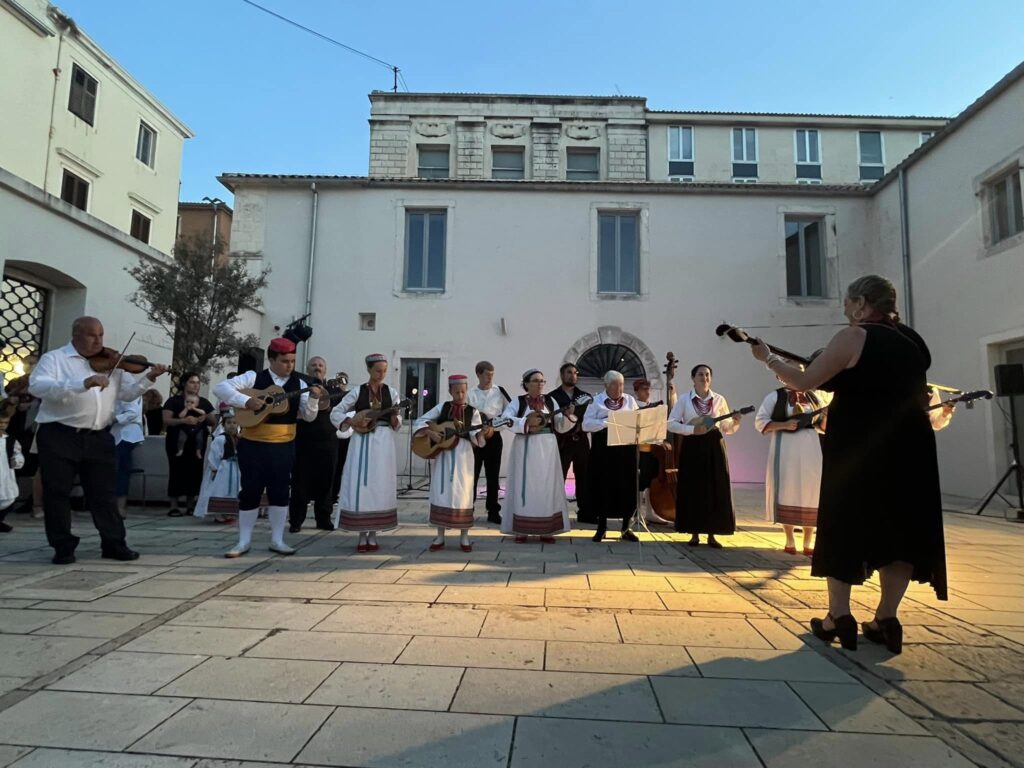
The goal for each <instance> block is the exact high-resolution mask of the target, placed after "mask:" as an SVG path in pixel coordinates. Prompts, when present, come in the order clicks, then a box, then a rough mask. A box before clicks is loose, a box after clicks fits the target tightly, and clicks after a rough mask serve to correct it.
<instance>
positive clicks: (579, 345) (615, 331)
mask: <svg viewBox="0 0 1024 768" xmlns="http://www.w3.org/2000/svg"><path fill="white" fill-rule="evenodd" d="M601 344H622V345H623V346H625V347H628V348H629V349H631V350H632V351H633V352H635V353H636V355H637V357H639V358H640V361H641V362H642V363H643V366H644V370H645V371H646V374H647V379H648V380H649V381H650V382H651V383H652V384H653V385H654V388H655V389H660V388H661V382H662V372H661V363H660V362H659V360H658V358H657V357H656V356H655V354H654V352H652V351H651V348H650V347H648V346H647V345H646V344H644V342H643V341H642V340H641V339H639V338H637V337H636V336H634V335H633V334H631V333H627V332H626V331H623V330H622V329H621V328H619V327H618V326H617V325H602V326H601V327H600V328H598V329H597V330H596V331H591V332H590V333H588V334H586V335H585V336H581V337H580V338H578V339H577V340H576V343H575V344H573V345H572V346H571V347H569V349H568V350H567V351H566V353H565V354H564V355H562V360H565V361H567V362H572V363H575V362H576V361H577V360H579V359H580V357H582V355H583V353H584V352H586V351H587V350H588V349H592V348H594V347H596V346H599V345H601Z"/></svg>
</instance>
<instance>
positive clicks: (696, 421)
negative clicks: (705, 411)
mask: <svg viewBox="0 0 1024 768" xmlns="http://www.w3.org/2000/svg"><path fill="white" fill-rule="evenodd" d="M753 412H754V406H752V405H748V406H746V407H745V408H739V409H737V410H735V411H732V412H731V413H727V414H725V415H724V416H694V417H693V418H692V419H690V420H689V421H688V422H686V423H687V424H689V425H690V426H691V427H699V426H702V425H703V426H704V428H705V429H708V430H710V429H711V428H712V427H714V426H715V425H716V424H718V422H720V421H725V420H726V419H731V418H732V417H733V416H745V415H746V414H748V413H753Z"/></svg>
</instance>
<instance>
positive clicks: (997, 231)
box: [985, 168, 1024, 245]
mask: <svg viewBox="0 0 1024 768" xmlns="http://www.w3.org/2000/svg"><path fill="white" fill-rule="evenodd" d="M985 198H986V200H987V201H988V224H989V237H988V244H989V245H995V244H996V243H999V242H1002V241H1003V240H1006V239H1007V238H1010V237H1013V236H1014V235H1016V234H1019V233H1020V232H1024V212H1022V205H1021V196H1020V168H1014V169H1013V170H1012V171H1010V172H1009V173H1004V174H1003V175H1002V176H999V177H998V178H996V179H994V180H993V181H990V182H988V183H987V184H986V185H985Z"/></svg>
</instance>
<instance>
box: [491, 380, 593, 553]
mask: <svg viewBox="0 0 1024 768" xmlns="http://www.w3.org/2000/svg"><path fill="white" fill-rule="evenodd" d="M546 383H547V382H546V381H545V380H544V374H543V373H541V372H540V371H539V370H537V369H536V368H531V369H530V370H528V371H526V372H525V373H524V374H523V389H524V390H526V393H525V394H523V395H520V396H519V397H518V398H516V399H515V400H513V401H512V402H510V403H509V404H508V407H506V408H505V412H504V413H503V414H502V418H507V419H511V420H512V426H511V430H512V432H513V433H514V434H515V438H514V440H513V441H512V455H511V457H510V460H509V468H508V485H507V487H506V491H505V511H504V513H503V514H502V516H501V532H502V533H511V534H515V537H516V543H518V544H522V543H525V542H526V541H528V540H529V537H530V536H539V537H540V540H541V541H542V542H544V543H547V544H553V543H554V541H555V539H554V536H555V534H557V533H562V532H564V531H567V530H569V505H568V503H567V502H566V499H565V484H564V483H563V481H562V465H561V461H560V460H559V458H558V442H557V441H556V440H555V433H556V432H559V433H561V432H568V431H569V430H570V429H572V428H573V426H574V425H575V424H576V421H577V417H576V415H575V408H574V407H573V406H569V407H568V408H566V409H565V410H564V411H562V412H560V413H555V411H557V410H558V406H557V405H556V404H555V401H554V400H553V399H552V398H551V396H550V395H545V394H544V385H545V384H546Z"/></svg>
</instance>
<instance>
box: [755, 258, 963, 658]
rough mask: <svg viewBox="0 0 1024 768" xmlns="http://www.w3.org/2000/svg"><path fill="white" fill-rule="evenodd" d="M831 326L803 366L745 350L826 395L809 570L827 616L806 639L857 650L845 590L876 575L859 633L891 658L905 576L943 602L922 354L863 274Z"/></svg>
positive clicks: (937, 498)
mask: <svg viewBox="0 0 1024 768" xmlns="http://www.w3.org/2000/svg"><path fill="white" fill-rule="evenodd" d="M843 312H844V314H845V315H846V317H847V319H848V320H849V321H850V327H849V328H844V329H843V330H842V331H840V332H839V333H837V334H836V335H835V336H834V337H833V338H832V341H830V342H829V344H828V346H827V347H826V348H825V351H824V352H823V353H822V354H821V355H820V356H819V357H818V358H817V359H815V360H814V362H812V363H811V365H810V366H809V367H808V368H807V370H806V371H805V372H801V371H800V369H799V368H798V367H797V366H795V365H792V364H790V363H787V362H785V361H784V360H783V359H782V358H780V357H779V356H778V355H774V354H771V352H770V350H769V349H768V347H767V346H766V345H764V344H760V345H758V346H756V347H754V349H753V353H754V357H755V358H757V359H758V360H761V361H763V362H764V363H765V364H766V365H767V366H768V368H769V369H770V370H771V371H772V373H774V374H776V375H777V376H778V377H779V378H780V379H782V381H783V382H784V383H785V384H786V385H787V386H789V387H792V388H794V389H798V390H808V389H824V390H826V391H830V392H833V393H835V397H834V399H833V400H832V403H831V405H830V406H829V413H828V431H827V432H826V433H825V441H824V445H823V449H822V452H823V461H822V477H821V500H820V504H819V507H818V540H817V545H816V546H815V548H814V557H813V559H812V561H811V573H812V574H813V575H815V576H825V577H827V578H828V597H829V612H828V615H827V616H825V618H824V619H813V620H812V621H811V630H812V631H813V632H814V634H815V635H816V636H817V637H819V638H821V639H822V640H825V641H827V642H831V641H832V640H834V639H835V638H836V637H838V638H839V640H840V642H841V643H842V645H843V647H844V648H848V649H855V648H856V647H857V623H856V621H854V619H853V616H852V615H851V614H850V587H851V585H853V584H863V583H864V581H865V580H866V579H867V578H869V577H870V576H871V574H872V573H874V571H875V570H878V571H879V578H880V582H881V588H882V593H881V598H880V600H879V602H878V607H877V608H876V609H875V616H874V619H873V620H872V621H870V622H865V623H864V624H863V625H862V629H863V632H864V636H865V637H866V638H867V639H868V640H871V641H873V642H877V643H884V644H885V645H886V646H887V647H888V648H889V650H890V651H892V652H893V653H899V652H900V651H901V650H902V647H903V628H902V626H901V625H900V621H899V619H898V618H897V612H898V610H899V605H900V601H901V600H902V599H903V595H904V593H905V592H906V590H907V586H908V584H909V583H910V580H911V579H913V580H914V581H919V582H927V583H929V584H931V585H932V587H933V588H934V589H935V594H936V595H937V596H938V598H939V599H940V600H945V599H946V554H945V544H944V542H943V531H942V497H941V495H940V492H939V468H938V460H937V458H936V453H935V435H934V433H933V431H932V427H931V423H930V422H929V420H928V415H927V414H926V412H925V410H924V409H925V406H926V405H927V402H928V393H927V383H926V371H927V370H928V367H929V366H930V365H931V354H930V353H929V351H928V347H927V345H926V344H925V343H924V340H923V339H922V338H921V337H920V336H919V335H918V334H917V333H916V332H914V331H913V330H912V329H911V328H908V327H907V326H905V325H903V324H902V323H900V322H899V315H898V314H897V313H896V289H895V287H894V286H893V284H892V283H891V282H889V281H888V280H886V279H885V278H884V277H879V276H877V275H868V276H866V277H862V278H859V279H858V280H855V281H854V282H852V283H851V284H850V287H849V288H848V289H847V293H846V299H845V301H844V302H843Z"/></svg>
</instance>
